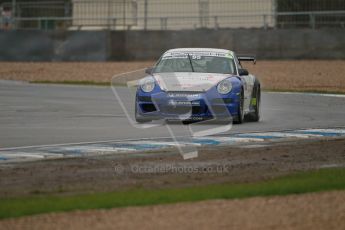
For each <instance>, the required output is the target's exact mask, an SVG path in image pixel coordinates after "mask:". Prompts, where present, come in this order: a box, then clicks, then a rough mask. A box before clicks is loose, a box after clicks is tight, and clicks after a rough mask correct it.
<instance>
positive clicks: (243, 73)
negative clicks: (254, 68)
mask: <svg viewBox="0 0 345 230" xmlns="http://www.w3.org/2000/svg"><path fill="white" fill-rule="evenodd" d="M238 74H239V75H240V76H245V75H249V72H248V70H246V69H238Z"/></svg>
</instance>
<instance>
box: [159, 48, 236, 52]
mask: <svg viewBox="0 0 345 230" xmlns="http://www.w3.org/2000/svg"><path fill="white" fill-rule="evenodd" d="M168 52H215V53H229V52H230V53H233V51H231V50H226V49H214V48H177V49H170V50H168V51H166V52H165V53H168Z"/></svg>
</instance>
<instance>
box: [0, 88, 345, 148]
mask: <svg viewBox="0 0 345 230" xmlns="http://www.w3.org/2000/svg"><path fill="white" fill-rule="evenodd" d="M124 89H125V88H123V89H122V88H119V89H118V90H119V92H121V90H124ZM124 98H126V97H124ZM128 98H129V97H128ZM127 103H128V104H130V103H131V102H126V104H127ZM342 126H345V96H344V95H323V94H303V93H263V95H262V120H261V121H260V122H258V123H244V124H241V125H234V126H233V127H232V129H231V130H230V131H228V132H227V133H228V134H231V133H248V132H265V131H279V130H294V129H308V128H332V127H342ZM0 130H1V131H0V149H1V148H9V147H23V146H35V145H54V144H65V143H79V142H98V141H111V140H124V139H140V138H152V139H155V138H158V137H169V136H170V134H169V132H168V131H167V128H166V127H164V126H163V127H156V128H150V129H138V128H136V127H133V126H132V125H131V124H130V123H129V122H128V119H127V117H126V116H125V114H124V113H123V110H122V108H121V107H120V106H119V103H118V100H117V99H116V97H115V96H114V94H113V92H112V90H111V88H110V87H96V86H68V85H44V84H29V83H24V82H12V81H0Z"/></svg>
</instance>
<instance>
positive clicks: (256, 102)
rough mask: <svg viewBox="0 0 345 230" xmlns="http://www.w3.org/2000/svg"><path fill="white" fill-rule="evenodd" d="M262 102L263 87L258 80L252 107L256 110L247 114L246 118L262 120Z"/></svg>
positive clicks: (255, 84)
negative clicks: (261, 87)
mask: <svg viewBox="0 0 345 230" xmlns="http://www.w3.org/2000/svg"><path fill="white" fill-rule="evenodd" d="M260 102H261V89H260V84H259V82H258V81H257V80H255V83H254V89H253V95H252V101H251V104H252V107H253V108H254V112H251V113H249V114H248V115H247V116H246V120H248V121H253V122H257V121H259V120H260Z"/></svg>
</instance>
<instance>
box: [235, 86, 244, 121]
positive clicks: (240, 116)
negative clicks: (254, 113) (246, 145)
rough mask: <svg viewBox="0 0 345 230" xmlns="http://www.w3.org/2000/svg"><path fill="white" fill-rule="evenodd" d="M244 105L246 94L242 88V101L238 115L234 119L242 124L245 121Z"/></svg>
mask: <svg viewBox="0 0 345 230" xmlns="http://www.w3.org/2000/svg"><path fill="white" fill-rule="evenodd" d="M243 107H244V94H243V90H242V91H241V97H240V102H239V105H238V111H237V117H236V120H234V123H235V124H242V123H243V121H244V112H243Z"/></svg>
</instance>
